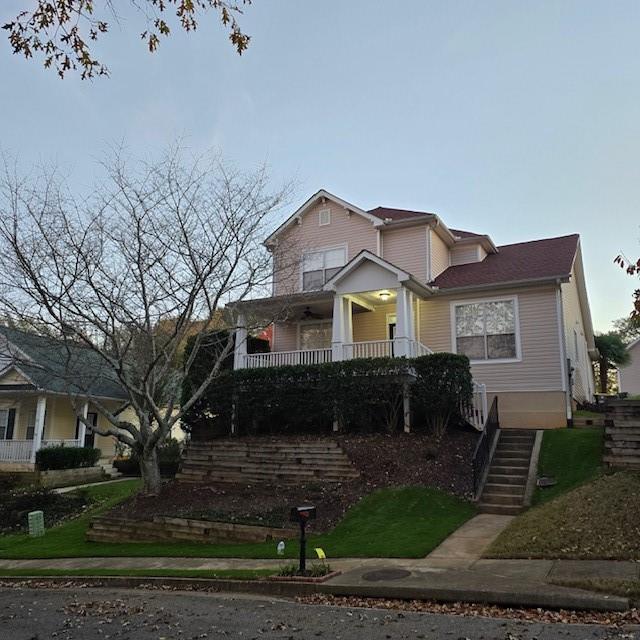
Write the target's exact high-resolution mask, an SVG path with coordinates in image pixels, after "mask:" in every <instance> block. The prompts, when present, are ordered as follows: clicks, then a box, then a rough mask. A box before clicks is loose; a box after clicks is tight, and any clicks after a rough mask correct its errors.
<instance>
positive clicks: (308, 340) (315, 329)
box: [299, 320, 332, 350]
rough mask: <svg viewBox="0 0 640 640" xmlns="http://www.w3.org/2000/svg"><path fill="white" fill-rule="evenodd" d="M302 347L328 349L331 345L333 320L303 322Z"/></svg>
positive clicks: (301, 325) (301, 326)
mask: <svg viewBox="0 0 640 640" xmlns="http://www.w3.org/2000/svg"><path fill="white" fill-rule="evenodd" d="M299 327H300V340H299V348H300V349H305V350H306V349H326V348H328V347H330V346H331V330H332V327H331V320H328V321H319V322H301V323H300V325H299Z"/></svg>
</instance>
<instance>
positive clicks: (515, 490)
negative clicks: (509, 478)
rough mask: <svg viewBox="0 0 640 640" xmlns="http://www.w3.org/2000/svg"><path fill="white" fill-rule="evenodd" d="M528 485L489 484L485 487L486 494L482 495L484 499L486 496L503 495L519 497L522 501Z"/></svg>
mask: <svg viewBox="0 0 640 640" xmlns="http://www.w3.org/2000/svg"><path fill="white" fill-rule="evenodd" d="M525 488H526V485H525V484H508V483H507V484H502V483H498V482H488V481H487V483H486V484H485V485H484V493H483V494H482V496H483V498H484V497H485V494H487V495H489V494H498V493H499V494H503V495H509V496H518V497H519V498H520V499H522V496H523V495H524V491H525Z"/></svg>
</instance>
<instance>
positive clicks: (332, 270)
mask: <svg viewBox="0 0 640 640" xmlns="http://www.w3.org/2000/svg"><path fill="white" fill-rule="evenodd" d="M346 262H347V250H346V249H345V248H344V247H338V248H335V249H324V250H321V251H310V252H308V253H305V255H304V257H303V259H302V290H303V291H313V290H315V289H321V288H322V285H324V283H325V282H326V281H327V280H329V279H330V278H332V277H333V276H334V275H335V274H336V273H338V271H340V269H342V267H343V266H344V265H345V264H346Z"/></svg>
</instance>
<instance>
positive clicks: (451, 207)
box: [0, 0, 640, 331]
mask: <svg viewBox="0 0 640 640" xmlns="http://www.w3.org/2000/svg"><path fill="white" fill-rule="evenodd" d="M32 4H33V2H31V1H30V0H21V1H20V0H2V3H1V6H0V22H2V23H4V22H6V21H7V20H8V19H10V18H12V17H13V16H14V15H15V14H16V13H17V12H18V11H19V10H20V9H21V8H24V7H25V6H26V7H30V6H32ZM96 4H97V5H101V4H102V2H101V0H98V2H96ZM116 5H117V6H118V7H119V10H120V11H121V12H122V13H121V14H120V20H119V22H118V23H112V25H111V31H110V33H109V34H107V35H106V36H104V37H103V39H102V41H101V43H100V44H99V45H98V46H96V47H95V53H96V54H97V55H98V56H99V57H100V58H101V60H103V61H104V62H106V63H107V65H108V66H109V69H110V73H111V76H110V77H109V78H108V79H105V78H102V79H96V80H93V81H81V80H79V78H77V77H71V76H69V77H67V78H66V79H65V80H60V79H59V78H58V77H57V76H56V75H55V73H53V72H51V71H45V70H44V69H42V67H41V64H40V62H39V61H37V60H31V61H25V60H24V59H22V58H19V57H17V56H13V55H12V54H11V49H10V47H9V44H8V42H7V41H6V36H5V35H3V34H5V32H0V80H1V82H0V149H2V150H4V151H5V152H8V153H10V154H15V155H17V156H18V158H19V159H20V161H21V163H22V164H23V165H25V164H26V165H30V164H36V163H41V162H46V163H56V164H57V165H59V166H60V167H62V168H63V169H64V171H65V173H67V174H68V176H69V179H70V180H71V181H72V183H73V185H74V187H75V188H77V189H78V190H79V191H83V190H87V189H90V186H91V184H92V182H94V181H95V179H96V176H97V175H99V173H100V169H99V164H98V163H99V160H100V159H101V158H102V157H104V154H105V153H107V152H108V150H109V148H111V147H113V146H114V145H120V144H124V145H125V147H126V149H127V150H128V151H129V152H130V153H131V154H132V155H135V156H140V157H149V156H153V155H154V154H157V153H159V152H161V151H162V150H163V149H165V148H166V147H167V146H168V145H171V144H172V143H174V142H175V141H176V140H178V139H179V140H181V142H182V144H183V145H185V146H186V147H188V148H189V149H191V150H193V151H194V152H196V153H201V152H206V151H208V150H214V151H217V152H219V153H221V154H222V155H223V156H224V157H225V158H226V159H228V160H229V161H230V162H232V163H234V164H236V165H237V166H239V167H241V168H246V169H248V170H249V169H252V168H255V167H256V166H258V165H260V164H262V163H264V162H267V163H268V165H269V167H270V170H271V176H272V179H273V182H274V186H277V185H279V184H281V183H283V182H288V181H290V180H293V181H295V184H296V190H295V194H294V196H293V198H292V205H291V210H292V211H293V210H295V208H297V206H298V205H299V204H301V203H302V202H304V201H305V200H306V199H307V198H308V197H309V196H310V195H311V194H312V193H314V192H315V191H317V190H318V189H320V188H324V189H327V190H328V191H330V192H332V193H334V194H336V195H338V196H340V197H341V198H343V199H345V200H347V201H349V202H351V203H353V204H355V205H357V206H359V207H362V208H365V209H369V208H373V207H375V206H378V205H381V206H390V207H397V208H408V209H415V210H421V211H431V212H435V213H438V214H439V215H440V216H441V217H442V219H443V220H444V221H445V223H446V224H447V225H449V226H450V227H453V228H458V229H468V230H471V231H475V232H480V233H488V234H489V235H491V237H492V238H493V240H494V242H495V243H496V244H498V245H499V244H508V243H511V242H519V241H525V240H531V239H536V238H544V237H551V236H558V235H564V234H568V233H576V232H577V233H580V234H581V237H582V249H583V256H584V260H585V267H586V274H587V286H588V290H589V296H590V302H591V309H592V315H593V320H594V325H595V328H596V330H599V331H606V330H608V329H610V324H611V322H612V321H613V320H615V319H616V318H619V317H622V316H625V315H628V313H629V312H630V311H631V294H632V291H633V290H634V289H635V288H637V287H638V286H640V283H639V282H638V280H637V279H633V278H631V277H629V276H627V275H625V274H624V272H623V271H622V270H620V268H619V267H617V266H616V265H614V263H613V260H614V258H615V257H616V255H618V254H620V253H624V254H625V255H628V256H630V257H633V258H637V257H638V256H639V255H640V161H639V160H640V154H639V152H640V117H639V116H640V3H639V2H637V0H634V1H632V2H625V1H623V0H616V2H606V1H604V0H602V1H601V2H590V1H588V0H579V1H570V0H563V1H561V2H559V1H558V0H555V1H553V2H546V1H544V0H537V1H536V2H524V1H522V2H519V1H515V0H510V1H506V2H503V1H498V0H482V1H477V2H475V1H462V0H447V1H446V2H441V1H440V2H432V1H427V0H416V1H414V0H405V1H404V2H401V3H400V2H399V3H393V2H391V3H390V2H388V1H386V0H349V1H346V0H337V1H331V0H324V1H323V2H311V1H310V0H253V4H252V5H251V6H248V7H247V8H246V10H245V14H244V16H243V17H242V18H241V25H242V28H243V29H244V30H245V31H246V32H247V33H249V34H250V35H251V38H252V39H251V43H250V47H249V50H248V51H247V52H246V53H245V54H243V55H242V56H241V57H240V56H238V55H237V53H235V51H234V49H233V47H232V46H231V45H230V43H229V41H228V40H227V36H226V33H225V31H224V29H223V28H222V26H221V25H219V24H218V23H217V22H216V20H215V19H214V17H213V15H211V17H210V18H209V19H205V20H203V21H202V22H201V25H200V27H199V29H198V30H197V31H196V32H195V33H191V34H183V33H181V32H180V30H179V29H178V28H177V25H176V28H175V29H174V34H173V35H172V37H171V38H169V39H167V40H165V41H163V42H162V43H161V46H160V49H159V51H158V52H157V53H155V54H153V55H151V54H149V53H148V52H147V50H146V48H145V46H144V44H143V43H142V42H141V40H140V38H139V35H140V33H141V32H142V31H143V30H144V29H145V27H146V24H145V19H144V17H143V16H142V15H140V14H139V13H137V12H136V10H135V9H133V8H131V7H130V6H129V3H128V2H127V0H118V2H117V3H116ZM274 222H275V221H274Z"/></svg>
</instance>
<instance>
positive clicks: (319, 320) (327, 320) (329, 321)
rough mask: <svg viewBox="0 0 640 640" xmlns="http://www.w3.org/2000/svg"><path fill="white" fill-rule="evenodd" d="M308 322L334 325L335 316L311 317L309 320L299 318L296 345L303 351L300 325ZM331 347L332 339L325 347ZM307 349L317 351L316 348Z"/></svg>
mask: <svg viewBox="0 0 640 640" xmlns="http://www.w3.org/2000/svg"><path fill="white" fill-rule="evenodd" d="M306 324H330V325H333V318H310V319H309V320H298V323H297V325H296V345H297V347H298V351H302V343H301V341H300V327H302V326H304V325H306ZM330 347H331V340H329V346H328V347H324V348H325V349H329V348H330ZM305 351H315V349H305Z"/></svg>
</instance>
